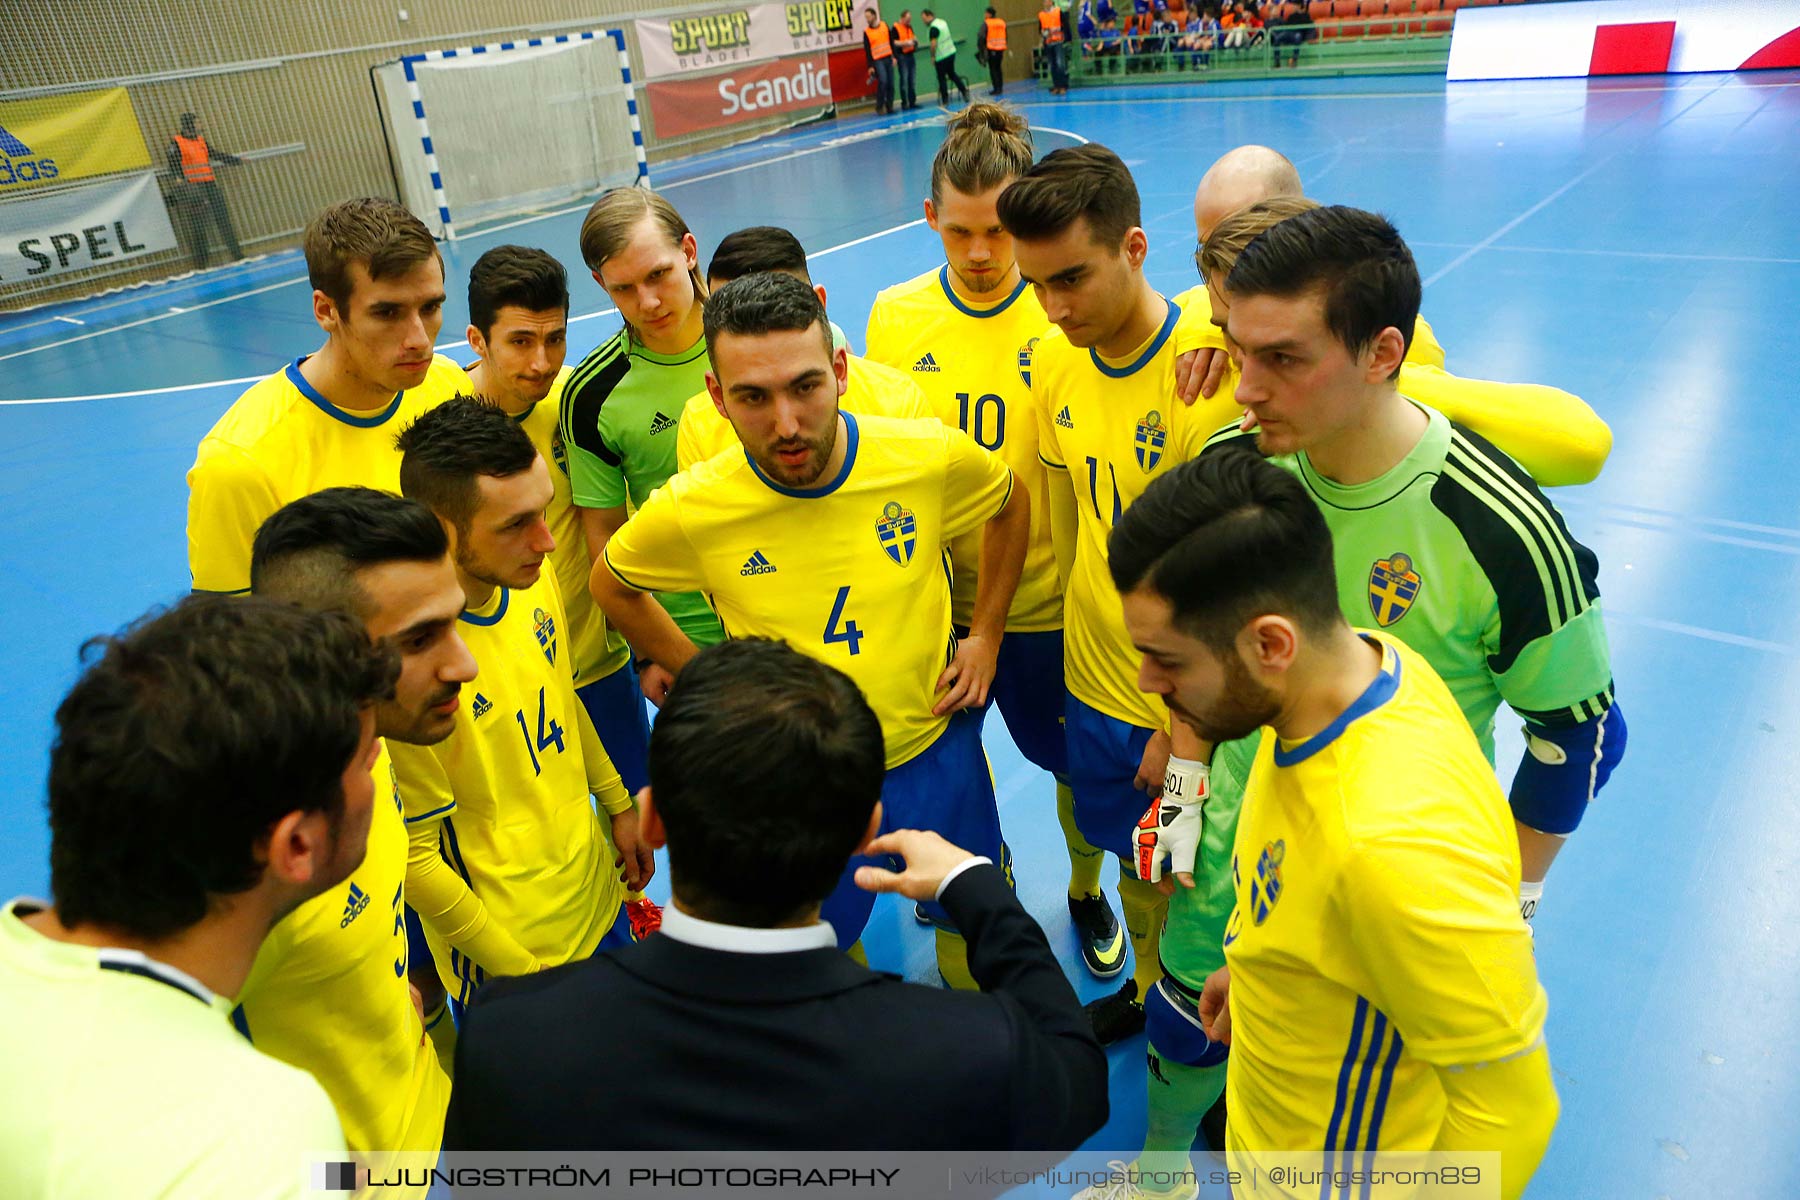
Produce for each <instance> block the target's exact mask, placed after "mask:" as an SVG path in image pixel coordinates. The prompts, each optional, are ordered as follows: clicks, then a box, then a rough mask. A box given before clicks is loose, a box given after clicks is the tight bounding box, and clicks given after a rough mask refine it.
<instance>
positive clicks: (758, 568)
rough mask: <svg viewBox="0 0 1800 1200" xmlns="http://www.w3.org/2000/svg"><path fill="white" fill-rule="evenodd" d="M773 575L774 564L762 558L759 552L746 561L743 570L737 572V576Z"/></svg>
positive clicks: (761, 553)
mask: <svg viewBox="0 0 1800 1200" xmlns="http://www.w3.org/2000/svg"><path fill="white" fill-rule="evenodd" d="M774 573H775V564H774V563H772V562H770V561H769V560H768V559H767V558H766V557H764V555H763V552H762V551H761V550H758V551H757V552H756V553H755V554H752V555H751V556H750V557H749V558H748V559H746V560H745V562H744V568H743V570H741V571H739V572H738V574H739V575H773V574H774Z"/></svg>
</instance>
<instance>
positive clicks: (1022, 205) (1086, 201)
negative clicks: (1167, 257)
mask: <svg viewBox="0 0 1800 1200" xmlns="http://www.w3.org/2000/svg"><path fill="white" fill-rule="evenodd" d="M996 208H997V210H998V212H999V216H1000V224H1001V225H1002V226H1004V227H1005V229H1006V232H1008V233H1010V234H1012V235H1013V236H1014V237H1016V238H1024V239H1025V240H1026V241H1043V240H1046V239H1048V238H1053V237H1059V236H1061V235H1062V232H1063V231H1064V230H1066V229H1067V228H1069V226H1071V225H1073V224H1074V223H1075V222H1076V221H1078V220H1084V219H1085V220H1086V221H1087V227H1088V235H1089V236H1090V237H1091V238H1092V239H1093V242H1094V244H1095V245H1096V246H1104V247H1106V248H1107V249H1109V250H1110V249H1115V248H1117V247H1118V246H1119V245H1120V244H1121V243H1122V242H1124V240H1125V235H1126V234H1127V233H1129V232H1130V231H1131V229H1132V228H1133V227H1134V226H1137V225H1141V224H1143V206H1142V204H1141V203H1140V201H1139V200H1138V190H1137V182H1136V181H1135V180H1133V179H1132V177H1131V171H1130V170H1129V169H1128V168H1127V167H1126V166H1125V162H1124V160H1123V159H1121V158H1120V157H1119V156H1118V155H1117V154H1114V153H1113V152H1112V151H1111V150H1108V149H1107V148H1106V147H1105V146H1102V145H1100V144H1099V143H1098V142H1089V143H1088V144H1086V145H1084V146H1065V147H1064V148H1063V149H1061V150H1052V151H1051V152H1050V153H1048V154H1046V155H1044V157H1043V158H1041V159H1039V160H1038V161H1037V162H1036V163H1034V164H1032V167H1031V169H1030V170H1028V171H1026V172H1025V173H1024V174H1023V175H1021V176H1019V177H1018V178H1017V179H1015V180H1013V181H1012V183H1011V184H1009V185H1008V186H1007V189H1006V190H1005V191H1004V192H1001V193H1000V200H999V203H998V204H997V205H996Z"/></svg>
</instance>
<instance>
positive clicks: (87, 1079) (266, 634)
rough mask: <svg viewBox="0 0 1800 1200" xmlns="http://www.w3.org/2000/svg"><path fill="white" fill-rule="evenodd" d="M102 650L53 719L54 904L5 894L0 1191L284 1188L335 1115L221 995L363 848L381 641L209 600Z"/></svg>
mask: <svg viewBox="0 0 1800 1200" xmlns="http://www.w3.org/2000/svg"><path fill="white" fill-rule="evenodd" d="M96 648H98V649H99V650H100V653H99V654H98V655H95V656H94V657H93V659H92V661H90V662H89V663H88V664H87V665H86V667H85V669H84V670H83V672H82V675H81V678H80V679H79V680H78V681H77V682H76V683H75V685H74V687H72V688H71V689H70V690H69V693H68V695H67V696H65V697H64V698H63V701H62V703H61V704H60V705H59V706H58V707H57V711H56V724H57V731H56V737H55V740H54V742H53V743H52V747H51V751H50V777H49V800H50V804H49V810H50V835H51V841H50V888H51V892H52V894H53V896H54V902H53V903H51V904H44V903H41V902H35V901H31V900H27V899H16V900H13V901H12V902H10V903H8V904H6V905H5V906H4V907H3V908H0V1063H4V1064H5V1076H4V1079H5V1085H6V1086H5V1088H4V1089H3V1090H0V1194H4V1195H6V1196H9V1197H12V1196H20V1197H23V1196H33V1197H39V1196H44V1197H47V1196H55V1197H61V1198H67V1200H110V1198H111V1197H116V1196H183V1197H187V1196H197V1197H214V1196H218V1197H223V1196H242V1195H245V1194H246V1192H247V1191H252V1190H253V1191H254V1193H255V1194H257V1195H260V1196H266V1197H270V1198H272V1200H273V1198H277V1197H279V1198H282V1200H300V1198H301V1197H304V1196H306V1195H307V1194H308V1191H307V1185H306V1183H305V1182H304V1179H305V1174H304V1171H303V1170H302V1163H303V1162H304V1161H305V1156H306V1155H308V1154H315V1155H317V1154H322V1155H324V1156H326V1157H327V1158H328V1159H334V1158H338V1157H339V1156H340V1155H341V1154H342V1153H343V1150H344V1135H343V1132H342V1131H341V1130H340V1129H339V1127H338V1121H337V1116H336V1114H335V1113H334V1112H333V1111H332V1106H331V1102H330V1100H328V1099H327V1098H326V1095H325V1092H324V1091H323V1090H322V1089H321V1088H320V1087H319V1084H318V1083H317V1082H316V1081H315V1080H313V1079H312V1078H311V1077H309V1076H308V1075H306V1073H305V1072H303V1071H299V1070H296V1069H294V1068H293V1067H291V1066H288V1065H287V1064H285V1063H280V1062H277V1061H275V1060H274V1059H272V1058H269V1057H268V1056H266V1055H262V1054H258V1053H256V1052H255V1051H254V1050H253V1049H251V1047H250V1046H249V1045H247V1044H246V1043H245V1042H244V1040H243V1039H242V1038H241V1037H239V1036H238V1035H237V1034H236V1033H234V1032H233V1031H232V1030H231V1028H230V1027H229V1026H228V1025H227V1023H226V1018H225V1007H226V1004H225V1002H223V1001H222V997H227V996H230V995H231V994H233V993H234V992H236V991H237V990H238V989H239V988H240V987H241V986H242V985H243V982H244V976H245V974H246V972H248V971H249V969H250V964H251V961H252V960H253V959H254V958H255V957H256V952H257V947H258V945H259V944H260V943H261V942H262V940H263V938H264V936H265V935H267V933H268V932H269V929H270V928H271V927H272V926H274V925H275V924H276V923H277V922H278V921H279V920H280V919H281V918H282V917H283V916H284V915H286V914H288V913H291V912H293V911H294V910H296V909H297V908H299V907H300V906H302V905H303V904H305V903H306V902H307V901H308V900H310V899H312V898H313V897H314V896H317V895H320V894H321V893H323V892H326V891H329V890H330V889H332V888H333V887H335V886H336V885H337V884H339V883H340V882H342V881H343V880H344V879H345V878H346V877H347V876H349V875H350V874H351V872H353V871H355V870H356V869H357V866H358V864H359V863H360V862H361V860H362V857H363V850H364V844H365V842H366V839H367V833H368V824H369V821H370V816H371V810H372V807H373V806H374V805H375V804H376V803H378V797H377V796H376V787H375V784H374V781H373V780H372V779H371V778H370V768H371V767H373V766H374V763H375V755H376V747H377V742H376V738H375V722H374V717H373V715H372V713H371V711H370V710H371V708H372V707H373V705H374V703H375V701H376V699H377V698H378V697H380V696H382V695H383V694H385V693H386V692H387V690H388V689H389V688H390V687H391V686H392V684H393V679H394V672H395V665H394V662H393V658H392V654H391V652H390V651H387V650H384V649H378V648H376V647H373V646H371V645H370V644H369V639H368V638H367V637H366V636H365V635H364V633H363V631H362V629H361V628H360V627H359V626H358V625H357V623H356V622H355V621H353V620H352V619H350V618H348V617H342V616H327V615H323V614H319V613H308V612H301V611H299V610H298V609H295V608H292V607H290V606H288V605H285V604H275V603H271V602H269V601H265V600H256V599H250V598H238V599H231V600H226V599H223V598H220V597H216V596H195V597H190V598H188V599H186V600H184V601H182V602H181V603H180V604H178V605H176V606H175V607H173V608H171V609H170V610H169V611H167V612H164V613H160V614H158V615H156V616H153V617H150V618H148V619H146V620H144V621H141V622H139V623H138V624H136V625H135V626H133V627H132V628H130V629H128V630H126V631H125V632H123V633H122V634H120V635H119V636H118V637H115V638H105V639H99V640H98V641H97V642H96V643H94V644H91V645H90V646H89V649H90V650H93V649H96ZM371 919H374V918H371ZM399 940H400V939H398V938H396V941H399ZM250 1180H255V1181H256V1182H255V1183H254V1185H251V1187H249V1188H247V1187H246V1184H247V1182H248V1181H250Z"/></svg>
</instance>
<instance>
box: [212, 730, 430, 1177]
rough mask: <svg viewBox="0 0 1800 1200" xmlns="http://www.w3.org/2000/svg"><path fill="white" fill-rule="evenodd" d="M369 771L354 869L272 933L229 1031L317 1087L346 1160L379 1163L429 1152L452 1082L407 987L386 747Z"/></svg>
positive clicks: (395, 797) (394, 790) (393, 790)
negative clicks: (338, 1128) (369, 791)
mask: <svg viewBox="0 0 1800 1200" xmlns="http://www.w3.org/2000/svg"><path fill="white" fill-rule="evenodd" d="M374 771H375V781H376V791H375V797H376V799H375V809H374V815H373V817H372V818H371V820H370V823H369V848H368V852H367V854H366V855H364V857H363V861H362V865H361V866H359V867H357V868H356V870H355V872H354V873H352V874H351V876H350V878H349V879H347V880H345V881H344V882H343V883H341V884H339V885H338V886H336V887H334V888H332V889H331V890H330V891H328V892H325V893H323V894H321V895H318V896H314V897H313V898H312V899H311V900H308V901H307V902H306V903H305V904H302V905H301V906H300V907H299V908H297V909H295V910H294V911H293V912H291V913H289V914H288V915H287V916H285V917H283V918H282V919H281V921H280V922H278V923H277V924H276V926H275V928H274V929H272V930H270V931H269V936H268V937H267V938H266V939H265V940H264V941H263V944H262V948H261V949H260V950H258V951H257V954H256V962H255V965H254V966H252V967H251V969H250V975H249V977H248V978H247V979H246V980H245V981H244V986H243V989H242V990H241V991H240V992H239V993H238V998H237V1009H236V1011H234V1012H233V1013H232V1021H233V1023H234V1024H236V1025H237V1027H238V1030H239V1032H241V1033H243V1034H244V1035H245V1036H246V1037H248V1038H249V1039H250V1041H251V1042H252V1043H253V1044H254V1045H255V1046H256V1048H257V1049H258V1050H261V1051H262V1052H263V1053H264V1054H268V1055H270V1056H272V1057H274V1058H278V1059H280V1060H281V1061H282V1062H285V1063H289V1064H291V1065H293V1066H296V1067H299V1068H301V1069H302V1070H304V1071H307V1072H309V1073H310V1074H311V1075H312V1076H313V1078H315V1079H317V1080H318V1081H319V1083H320V1084H321V1085H323V1086H324V1088H325V1094H326V1095H328V1096H330V1097H331V1103H332V1104H333V1106H335V1107H336V1109H337V1114H338V1119H339V1121H341V1122H342V1123H343V1126H344V1140H345V1141H346V1142H348V1143H349V1146H350V1149H351V1151H353V1152H355V1153H357V1154H359V1155H362V1156H364V1158H365V1160H366V1161H371V1162H373V1163H374V1164H375V1165H384V1164H382V1163H381V1161H380V1160H379V1158H372V1157H371V1152H374V1151H415V1152H421V1153H436V1152H437V1149H438V1147H439V1144H440V1143H441V1142H442V1141H443V1136H444V1110H445V1109H446V1108H447V1107H448V1105H449V1103H450V1078H449V1076H447V1075H445V1074H444V1069H443V1067H442V1066H440V1065H439V1064H438V1056H437V1051H436V1049H435V1048H434V1047H433V1046H432V1044H431V1039H430V1038H428V1037H426V1035H425V1026H424V1024H423V1022H421V1021H420V1019H419V1013H418V1010H417V1009H416V1008H414V1007H413V1000H412V985H411V984H410V983H409V982H408V981H407V977H406V970H407V960H406V922H405V919H404V917H403V912H404V904H405V899H406V898H405V888H404V886H403V881H404V879H405V878H406V824H405V820H404V817H403V816H402V813H401V800H400V787H399V784H398V782H397V781H396V779H395V776H394V768H393V764H392V762H391V761H390V759H389V756H388V753H387V750H386V748H385V746H384V747H383V749H382V751H381V753H380V755H379V756H378V757H377V758H376V760H375V768H374Z"/></svg>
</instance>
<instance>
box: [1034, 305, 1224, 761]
mask: <svg viewBox="0 0 1800 1200" xmlns="http://www.w3.org/2000/svg"><path fill="white" fill-rule="evenodd" d="M1166 303H1167V304H1168V308H1167V311H1166V314H1165V315H1164V318H1163V322H1162V324H1161V325H1160V326H1158V327H1157V329H1156V331H1155V332H1154V333H1153V334H1151V335H1150V339H1149V340H1148V341H1146V342H1145V343H1144V344H1143V345H1141V346H1139V347H1137V348H1136V349H1135V350H1134V351H1133V352H1132V353H1131V354H1130V355H1128V356H1127V357H1126V358H1125V359H1124V360H1123V361H1121V362H1112V361H1110V360H1108V359H1105V358H1102V357H1101V356H1100V354H1099V353H1098V352H1097V351H1094V350H1091V349H1087V350H1083V349H1078V348H1076V347H1075V346H1072V345H1070V344H1069V341H1068V339H1067V338H1065V337H1063V335H1062V333H1061V332H1060V331H1058V332H1054V333H1049V334H1046V335H1045V336H1044V337H1043V339H1042V340H1040V341H1039V342H1038V344H1037V347H1036V349H1035V351H1034V352H1033V355H1032V365H1031V394H1032V400H1033V403H1034V406H1035V408H1036V410H1037V421H1038V432H1039V440H1038V457H1039V458H1040V459H1042V460H1043V463H1044V465H1045V466H1046V467H1048V468H1050V482H1049V486H1050V487H1051V488H1073V489H1074V496H1075V510H1076V528H1075V553H1074V566H1073V569H1072V570H1071V571H1070V574H1069V584H1068V593H1067V595H1066V596H1065V597H1064V600H1063V672H1064V677H1065V679H1066V681H1067V685H1068V689H1069V691H1070V692H1071V693H1072V694H1073V695H1074V696H1075V698H1076V699H1077V700H1080V701H1081V702H1082V703H1083V704H1086V705H1088V706H1089V707H1090V708H1094V709H1098V710H1099V711H1100V712H1103V713H1105V714H1106V715H1107V716H1109V717H1112V718H1114V719H1115V720H1119V721H1124V722H1126V723H1127V724H1131V725H1136V726H1138V727H1139V728H1141V729H1161V728H1164V727H1165V726H1166V724H1167V720H1168V713H1167V710H1166V709H1165V708H1164V706H1163V703H1162V701H1161V700H1158V699H1157V698H1155V697H1153V696H1149V695H1146V694H1145V693H1143V692H1141V691H1139V690H1138V687H1137V676H1138V663H1139V660H1140V659H1141V657H1142V656H1141V655H1140V654H1139V653H1138V652H1137V650H1136V648H1134V647H1133V646H1132V644H1131V635H1130V634H1129V633H1127V632H1126V630H1125V613H1124V609H1123V607H1122V606H1121V603H1120V601H1119V591H1118V589H1117V588H1115V587H1114V586H1113V582H1112V575H1111V573H1110V572H1109V571H1108V569H1107V558H1106V539H1107V537H1108V536H1109V535H1110V534H1111V533H1112V528H1113V525H1114V524H1115V523H1116V522H1117V521H1118V519H1119V514H1121V513H1123V512H1124V511H1125V510H1126V509H1127V508H1129V507H1130V506H1131V503H1132V502H1133V501H1134V500H1136V499H1137V498H1138V497H1139V496H1141V495H1142V494H1143V492H1144V489H1145V488H1146V487H1148V486H1149V485H1150V481H1151V480H1152V479H1155V478H1156V477H1157V476H1158V475H1161V474H1162V473H1163V472H1164V471H1167V470H1168V469H1169V468H1171V467H1173V466H1175V465H1176V464H1178V463H1182V462H1185V461H1187V460H1188V459H1190V458H1193V457H1194V456H1195V455H1197V454H1199V453H1200V448H1201V446H1202V445H1204V444H1205V442H1206V437H1207V434H1208V433H1210V432H1211V431H1212V430H1213V429H1216V428H1217V427H1218V424H1219V423H1218V421H1217V420H1214V419H1213V418H1214V417H1216V416H1217V413H1216V412H1215V411H1214V410H1213V409H1212V407H1211V405H1210V404H1208V405H1196V406H1195V407H1193V408H1189V407H1187V406H1186V405H1184V404H1182V403H1181V402H1180V401H1178V400H1176V399H1175V358H1176V356H1177V355H1178V354H1180V353H1182V352H1183V350H1182V344H1183V339H1182V337H1181V336H1180V335H1178V332H1177V325H1178V324H1180V323H1181V321H1182V312H1181V309H1180V308H1178V307H1177V306H1176V305H1175V304H1174V303H1173V302H1172V301H1169V302H1166Z"/></svg>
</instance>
